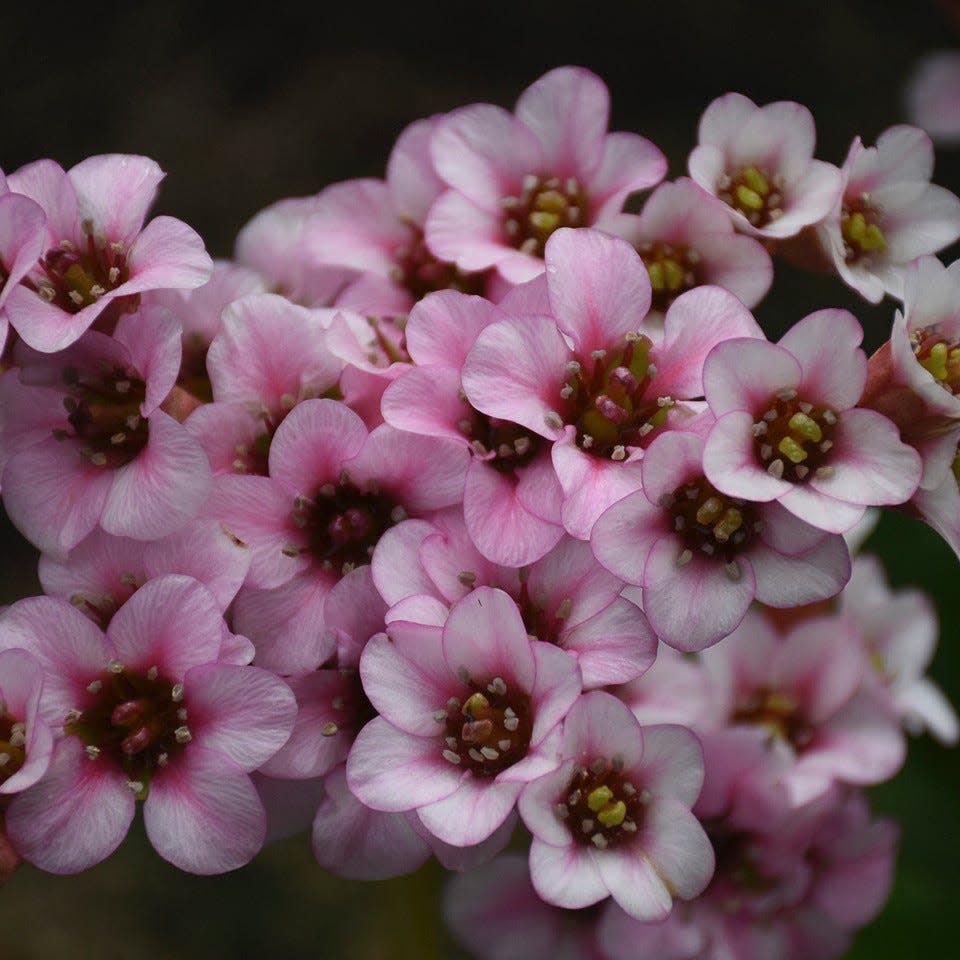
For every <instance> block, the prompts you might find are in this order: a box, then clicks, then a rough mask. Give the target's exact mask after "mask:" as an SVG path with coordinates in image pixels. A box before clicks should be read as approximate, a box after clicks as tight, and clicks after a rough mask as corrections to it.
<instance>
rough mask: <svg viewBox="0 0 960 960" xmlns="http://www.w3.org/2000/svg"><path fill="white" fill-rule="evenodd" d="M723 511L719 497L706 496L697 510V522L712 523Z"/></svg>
mask: <svg viewBox="0 0 960 960" xmlns="http://www.w3.org/2000/svg"><path fill="white" fill-rule="evenodd" d="M722 512H723V501H722V500H721V499H720V498H719V497H708V498H707V499H706V500H704V501H703V503H701V504H700V508H699V509H698V510H697V523H704V524H707V523H713V521H714V520H716V519H717V517H719V516H720V514H721V513H722Z"/></svg>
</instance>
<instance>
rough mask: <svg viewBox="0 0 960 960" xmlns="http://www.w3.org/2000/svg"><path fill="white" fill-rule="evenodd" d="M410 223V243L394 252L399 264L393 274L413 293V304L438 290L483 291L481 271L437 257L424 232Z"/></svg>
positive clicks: (400, 283) (398, 281)
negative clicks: (468, 270)
mask: <svg viewBox="0 0 960 960" xmlns="http://www.w3.org/2000/svg"><path fill="white" fill-rule="evenodd" d="M409 226H410V231H411V237H410V242H409V243H408V244H404V245H403V246H402V247H399V248H398V249H397V250H396V251H395V253H394V255H393V259H394V263H395V264H396V266H395V267H394V268H393V270H391V273H390V276H391V279H392V280H393V281H394V282H395V283H397V284H398V285H399V286H401V287H405V288H406V289H407V290H408V291H409V292H410V296H411V297H413V300H414V303H416V302H418V301H420V300H422V299H423V298H424V297H425V296H426V295H427V294H428V293H433V292H434V291H436V290H459V291H460V293H470V294H481V293H483V274H482V273H464V272H463V271H462V270H460V269H459V268H458V267H457V266H456V264H453V263H448V262H447V261H446V260H438V259H437V258H436V257H435V256H434V255H433V254H432V253H431V252H430V250H429V249H428V247H427V245H426V243H425V242H424V239H423V231H422V230H421V229H420V228H419V227H417V226H415V225H413V224H410V225H409Z"/></svg>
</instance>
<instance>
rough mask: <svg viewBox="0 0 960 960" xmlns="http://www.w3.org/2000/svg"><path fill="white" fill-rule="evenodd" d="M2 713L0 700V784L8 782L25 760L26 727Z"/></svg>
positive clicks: (0, 701)
mask: <svg viewBox="0 0 960 960" xmlns="http://www.w3.org/2000/svg"><path fill="white" fill-rule="evenodd" d="M4 711H5V706H4V703H3V701H2V700H0V783H3V782H4V781H6V780H9V779H10V777H12V776H13V775H14V774H15V773H16V772H17V771H18V770H19V769H20V768H21V767H22V766H23V764H24V762H25V761H26V759H27V754H26V749H25V747H26V743H27V728H26V725H25V724H24V723H22V722H20V721H17V720H14V719H13V717H11V716H10V714H9V713H6V712H4Z"/></svg>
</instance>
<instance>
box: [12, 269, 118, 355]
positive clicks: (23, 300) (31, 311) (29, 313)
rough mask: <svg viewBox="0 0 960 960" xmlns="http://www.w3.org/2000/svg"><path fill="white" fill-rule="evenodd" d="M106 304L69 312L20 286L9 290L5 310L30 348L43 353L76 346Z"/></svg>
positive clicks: (97, 303) (15, 328)
mask: <svg viewBox="0 0 960 960" xmlns="http://www.w3.org/2000/svg"><path fill="white" fill-rule="evenodd" d="M106 304H107V302H106V301H105V300H103V299H101V300H99V301H97V302H96V303H93V304H91V305H90V306H89V307H84V309H83V310H80V311H78V312H77V313H67V312H66V311H65V310H61V309H60V308H59V307H58V306H56V304H53V303H47V301H46V300H43V299H41V298H40V297H39V296H38V295H37V294H35V293H34V292H33V291H32V290H29V289H28V288H27V287H25V286H23V285H19V286H16V287H12V288H10V289H8V292H7V299H6V301H5V303H4V311H5V313H6V316H7V319H8V320H9V321H10V325H11V326H12V327H13V328H14V330H16V331H17V333H18V334H20V336H21V337H22V338H23V341H24V343H26V344H27V346H30V347H33V349H34V350H39V351H41V352H42V353H56V352H58V351H60V350H64V349H65V348H66V347H69V346H70V345H71V344H73V343H75V342H76V341H77V340H78V339H79V338H80V337H81V336H82V335H83V334H84V333H85V332H86V331H87V330H88V329H89V327H90V325H91V324H92V323H93V322H94V320H96V318H97V317H98V316H99V315H100V313H102V312H103V308H104V307H105V306H106Z"/></svg>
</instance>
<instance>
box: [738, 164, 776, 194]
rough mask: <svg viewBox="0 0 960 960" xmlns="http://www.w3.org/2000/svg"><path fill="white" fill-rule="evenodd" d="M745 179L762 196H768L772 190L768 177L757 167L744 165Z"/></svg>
mask: <svg viewBox="0 0 960 960" xmlns="http://www.w3.org/2000/svg"><path fill="white" fill-rule="evenodd" d="M743 179H744V182H745V183H746V184H747V186H748V187H749V188H750V189H751V190H753V191H755V192H756V193H759V194H760V195H761V196H766V195H767V194H768V193H769V192H770V184H769V183H767V178H766V177H765V176H764V175H763V174H762V173H761V172H760V171H759V170H758V169H757V168H756V167H744V168H743Z"/></svg>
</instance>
